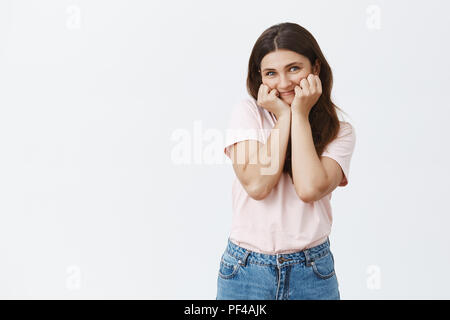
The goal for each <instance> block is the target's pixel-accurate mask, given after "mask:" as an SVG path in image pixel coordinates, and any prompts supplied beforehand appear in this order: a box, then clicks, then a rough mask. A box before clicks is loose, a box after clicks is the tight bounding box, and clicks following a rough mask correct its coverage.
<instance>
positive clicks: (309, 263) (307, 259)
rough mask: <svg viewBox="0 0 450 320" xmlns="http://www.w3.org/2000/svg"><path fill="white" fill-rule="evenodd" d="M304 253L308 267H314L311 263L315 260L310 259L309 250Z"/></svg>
mask: <svg viewBox="0 0 450 320" xmlns="http://www.w3.org/2000/svg"><path fill="white" fill-rule="evenodd" d="M303 253H304V254H305V259H306V260H305V261H306V266H307V267H310V266H311V265H312V264H311V262H314V259H310V257H309V250H308V249H305V250H303Z"/></svg>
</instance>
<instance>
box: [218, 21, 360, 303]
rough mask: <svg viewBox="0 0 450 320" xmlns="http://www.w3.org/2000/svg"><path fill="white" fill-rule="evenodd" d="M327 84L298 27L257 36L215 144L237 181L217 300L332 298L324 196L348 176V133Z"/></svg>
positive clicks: (312, 45)
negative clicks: (243, 84) (240, 90)
mask: <svg viewBox="0 0 450 320" xmlns="http://www.w3.org/2000/svg"><path fill="white" fill-rule="evenodd" d="M332 82H333V77H332V72H331V69H330V66H329V65H328V63H327V61H326V60H325V57H324V55H323V54H322V52H321V50H320V48H319V45H318V44H317V42H316V40H315V39H314V37H313V36H312V35H311V33H309V32H308V31H307V30H306V29H304V28H303V27H301V26H299V25H297V24H294V23H281V24H277V25H274V26H272V27H270V28H269V29H267V30H266V31H264V32H263V33H262V34H261V36H260V37H259V38H258V39H257V41H256V43H255V45H254V47H253V50H252V53H251V56H250V60H249V66H248V78H247V91H248V92H249V94H250V97H248V98H245V99H243V100H242V101H240V102H239V103H237V104H236V105H235V107H234V109H233V111H232V115H231V120H230V126H229V127H230V130H228V131H227V133H228V134H227V141H226V144H225V149H224V152H225V154H226V155H227V156H228V157H230V159H231V160H232V163H233V169H234V171H235V174H236V179H235V180H234V182H233V187H232V196H233V218H232V226H231V234H230V236H229V238H228V243H227V246H226V249H225V251H224V253H223V255H222V257H221V261H220V268H219V274H218V280H217V297H216V299H270V300H276V299H337V300H339V299H340V293H339V289H338V281H337V277H336V274H335V270H334V256H333V254H332V252H331V250H330V241H329V238H328V236H329V234H330V232H331V225H332V214H331V206H330V199H331V192H332V191H333V190H334V189H335V188H336V187H338V186H341V187H343V186H346V185H347V184H348V174H349V168H350V160H351V157H352V154H353V150H354V146H355V141H356V136H355V131H354V129H353V127H352V125H351V124H350V123H348V122H344V121H339V119H338V117H337V113H336V109H339V108H338V107H337V106H336V105H334V104H333V102H332V101H331V98H330V96H331V88H332ZM339 110H340V109H339Z"/></svg>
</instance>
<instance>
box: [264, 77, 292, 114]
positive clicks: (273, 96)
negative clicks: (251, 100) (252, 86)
mask: <svg viewBox="0 0 450 320" xmlns="http://www.w3.org/2000/svg"><path fill="white" fill-rule="evenodd" d="M256 104H257V105H259V106H260V107H262V108H264V109H266V110H267V111H270V112H272V113H273V114H274V115H275V116H276V117H277V119H278V118H279V117H280V115H282V114H283V113H284V112H286V111H289V112H290V109H291V107H290V106H289V105H288V104H287V103H286V102H284V101H283V100H281V99H280V98H279V93H278V91H277V90H276V89H272V90H270V88H269V87H268V86H266V85H265V84H263V83H262V84H261V85H260V86H259V91H258V100H257V101H256Z"/></svg>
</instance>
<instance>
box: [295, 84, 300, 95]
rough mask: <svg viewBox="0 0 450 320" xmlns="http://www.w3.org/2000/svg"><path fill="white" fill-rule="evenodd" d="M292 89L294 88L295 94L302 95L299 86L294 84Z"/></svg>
mask: <svg viewBox="0 0 450 320" xmlns="http://www.w3.org/2000/svg"><path fill="white" fill-rule="evenodd" d="M294 90H295V95H296V96H301V95H302V89H301V88H300V86H295V88H294Z"/></svg>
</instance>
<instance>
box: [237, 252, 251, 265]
mask: <svg viewBox="0 0 450 320" xmlns="http://www.w3.org/2000/svg"><path fill="white" fill-rule="evenodd" d="M249 255H250V251H248V250H245V254H244V257H243V258H242V259H239V261H238V263H239V264H240V265H241V266H243V267H245V266H246V264H247V258H248V256H249Z"/></svg>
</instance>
